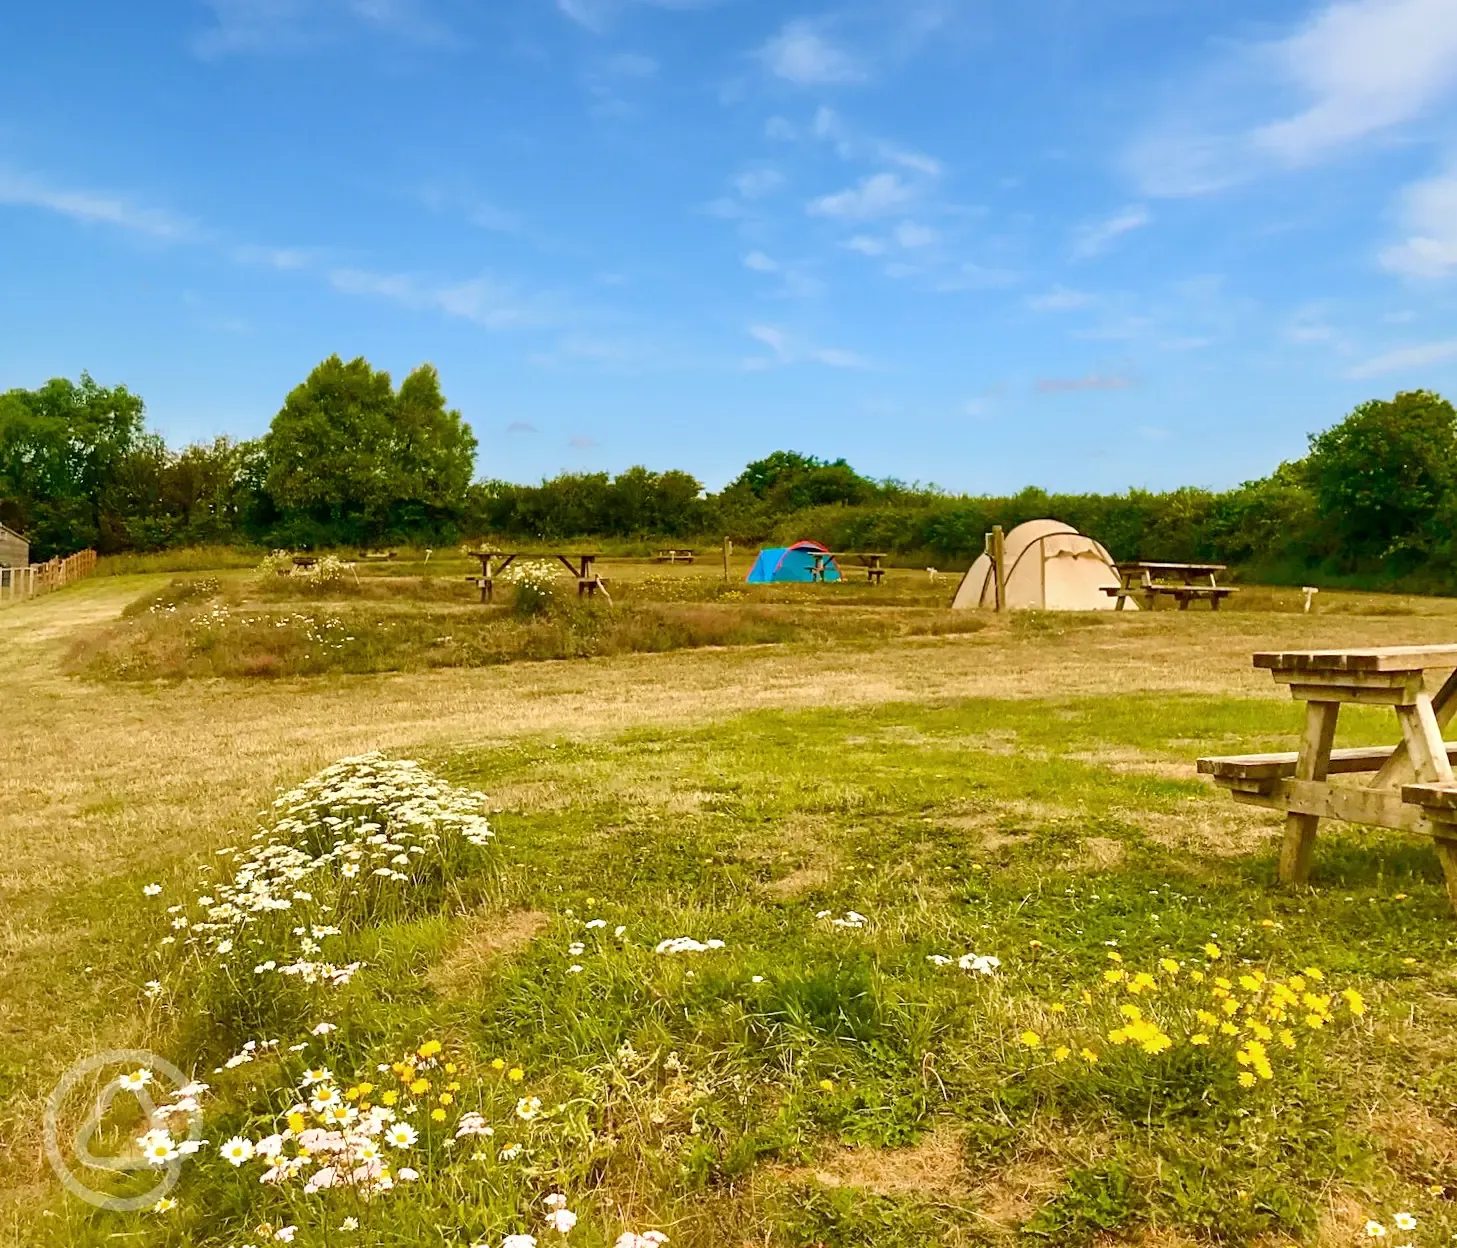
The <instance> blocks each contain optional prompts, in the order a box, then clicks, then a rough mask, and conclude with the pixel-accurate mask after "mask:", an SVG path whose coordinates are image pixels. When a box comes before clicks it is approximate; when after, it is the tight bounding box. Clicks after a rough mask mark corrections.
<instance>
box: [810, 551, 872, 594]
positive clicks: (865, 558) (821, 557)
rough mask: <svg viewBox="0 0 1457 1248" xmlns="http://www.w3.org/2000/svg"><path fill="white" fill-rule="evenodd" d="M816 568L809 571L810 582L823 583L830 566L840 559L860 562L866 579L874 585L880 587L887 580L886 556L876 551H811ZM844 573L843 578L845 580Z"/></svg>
mask: <svg viewBox="0 0 1457 1248" xmlns="http://www.w3.org/2000/svg"><path fill="white" fill-rule="evenodd" d="M810 555H811V557H812V558H813V560H814V566H813V567H812V568H810V570H809V576H810V580H812V581H823V580H824V579H825V572H826V570H827V569H828V568H829V565H830V564H831V563H832V562H834V561H836V560H839V559H855V560H858V561H859V563H860V566H861V567H863V568H864V569H865V575H866V579H867V580H868V581H869V582H870V583H871V584H872V585H879V584H880V583H881V581H882V580H884V579H885V567H884V561H885V555H884V554H882V553H879V552H876V551H864V552H861V551H853V550H852V551H828V550H824V551H819V550H815V551H811V552H810ZM843 575H844V574H843V573H841V577H842V578H843Z"/></svg>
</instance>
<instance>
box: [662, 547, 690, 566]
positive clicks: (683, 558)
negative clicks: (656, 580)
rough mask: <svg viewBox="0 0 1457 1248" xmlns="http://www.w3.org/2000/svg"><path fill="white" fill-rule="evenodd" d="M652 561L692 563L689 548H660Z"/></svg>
mask: <svg viewBox="0 0 1457 1248" xmlns="http://www.w3.org/2000/svg"><path fill="white" fill-rule="evenodd" d="M653 562H654V563H692V562H693V552H692V551H691V550H676V549H673V550H660V551H658V553H657V554H655V555H654V556H653Z"/></svg>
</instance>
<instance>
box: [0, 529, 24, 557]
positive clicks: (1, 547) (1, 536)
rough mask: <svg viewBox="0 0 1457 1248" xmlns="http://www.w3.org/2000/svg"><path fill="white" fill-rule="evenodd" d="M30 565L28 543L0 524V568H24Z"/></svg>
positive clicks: (12, 530)
mask: <svg viewBox="0 0 1457 1248" xmlns="http://www.w3.org/2000/svg"><path fill="white" fill-rule="evenodd" d="M29 565H30V543H29V542H28V541H26V539H25V538H23V537H21V535H20V534H19V533H17V532H16V531H15V530H14V529H7V528H6V527H5V526H4V525H3V524H0V568H24V567H28V566H29Z"/></svg>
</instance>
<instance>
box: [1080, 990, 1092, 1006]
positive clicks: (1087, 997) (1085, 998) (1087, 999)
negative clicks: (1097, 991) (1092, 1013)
mask: <svg viewBox="0 0 1457 1248" xmlns="http://www.w3.org/2000/svg"><path fill="white" fill-rule="evenodd" d="M1079 1000H1080V1001H1081V1002H1082V1003H1083V1004H1084V1005H1092V1004H1093V994H1092V993H1091V992H1084V993H1083V995H1082V996H1081V997H1080V998H1079Z"/></svg>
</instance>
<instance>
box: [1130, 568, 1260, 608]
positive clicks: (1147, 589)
mask: <svg viewBox="0 0 1457 1248" xmlns="http://www.w3.org/2000/svg"><path fill="white" fill-rule="evenodd" d="M1227 566H1228V565H1227V564H1223V563H1159V562H1156V561H1150V560H1142V559H1140V560H1135V561H1134V562H1132V563H1120V564H1119V565H1118V567H1117V569H1116V570H1117V572H1118V584H1117V585H1105V586H1103V592H1104V593H1105V594H1107V595H1108V596H1109V597H1110V598H1111V597H1114V596H1116V597H1117V599H1118V601H1117V602H1116V603H1115V604H1114V606H1113V609H1114V610H1115V611H1122V610H1123V604H1124V603H1125V602H1127V601H1128V599H1130V598H1132V597H1133V596H1134V595H1135V594H1137V595H1140V596H1142V598H1143V604H1144V607H1145V608H1147V609H1150V610H1151V609H1152V608H1153V604H1154V601H1155V600H1156V599H1157V598H1159V597H1161V596H1163V597H1169V598H1173V599H1174V600H1175V601H1176V602H1177V603H1178V604H1179V610H1180V611H1187V610H1188V609H1189V604H1190V603H1191V602H1196V601H1200V600H1203V601H1206V602H1208V603H1209V606H1210V609H1211V610H1214V611H1218V610H1219V604H1220V602H1221V601H1222V600H1223V599H1225V598H1228V597H1229V596H1230V595H1231V594H1233V593H1235V592H1236V591H1235V590H1234V589H1233V588H1232V587H1231V586H1228V585H1221V584H1219V582H1218V580H1217V579H1216V578H1217V576H1218V575H1219V573H1221V572H1223V571H1224V570H1225V568H1226V567H1227Z"/></svg>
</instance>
